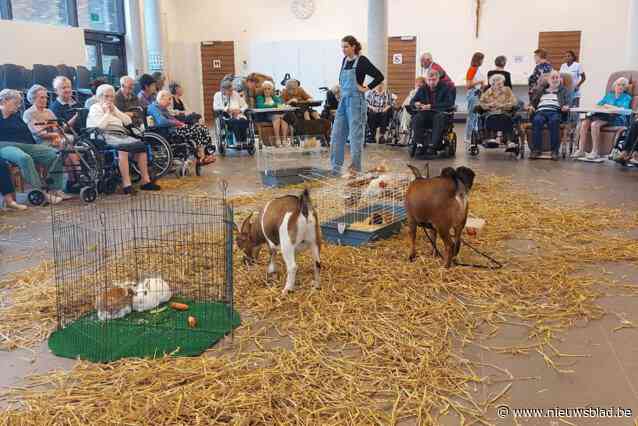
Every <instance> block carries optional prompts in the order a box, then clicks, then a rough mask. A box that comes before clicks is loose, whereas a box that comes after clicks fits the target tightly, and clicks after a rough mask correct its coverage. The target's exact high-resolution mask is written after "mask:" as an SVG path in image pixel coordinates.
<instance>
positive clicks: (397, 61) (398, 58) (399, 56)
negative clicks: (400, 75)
mask: <svg viewBox="0 0 638 426" xmlns="http://www.w3.org/2000/svg"><path fill="white" fill-rule="evenodd" d="M402 63H403V53H395V54H393V55H392V64H393V65H401V64H402Z"/></svg>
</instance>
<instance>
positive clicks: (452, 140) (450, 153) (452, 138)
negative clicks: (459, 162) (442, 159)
mask: <svg viewBox="0 0 638 426" xmlns="http://www.w3.org/2000/svg"><path fill="white" fill-rule="evenodd" d="M446 155H447V157H448V158H452V157H454V156H456V133H454V132H450V135H449V137H448V145H447V147H446Z"/></svg>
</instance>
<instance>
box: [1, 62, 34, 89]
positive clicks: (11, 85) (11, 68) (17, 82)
mask: <svg viewBox="0 0 638 426" xmlns="http://www.w3.org/2000/svg"><path fill="white" fill-rule="evenodd" d="M2 68H3V73H2V74H3V79H2V87H3V88H4V89H13V90H20V91H22V92H24V91H26V90H27V88H28V85H29V79H28V77H29V71H28V70H27V69H26V68H24V67H23V66H22V65H15V64H4V65H3V66H2Z"/></svg>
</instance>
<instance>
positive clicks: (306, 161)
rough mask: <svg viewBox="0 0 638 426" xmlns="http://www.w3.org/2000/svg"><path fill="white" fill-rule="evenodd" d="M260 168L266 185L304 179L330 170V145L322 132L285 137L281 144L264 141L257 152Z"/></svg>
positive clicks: (278, 184)
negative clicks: (315, 134)
mask: <svg viewBox="0 0 638 426" xmlns="http://www.w3.org/2000/svg"><path fill="white" fill-rule="evenodd" d="M257 170H258V171H259V174H260V176H261V180H262V183H263V184H264V185H266V186H286V185H294V184H298V183H302V182H304V181H306V180H308V178H309V177H312V178H321V177H323V176H326V175H327V174H328V172H329V171H330V166H329V148H328V147H326V146H324V145H323V143H322V138H321V137H320V136H312V135H305V136H299V137H296V138H295V139H294V140H293V139H292V138H289V139H286V140H284V143H283V144H282V145H281V146H276V145H275V144H272V145H265V146H263V147H262V148H261V149H260V150H259V151H258V152H257Z"/></svg>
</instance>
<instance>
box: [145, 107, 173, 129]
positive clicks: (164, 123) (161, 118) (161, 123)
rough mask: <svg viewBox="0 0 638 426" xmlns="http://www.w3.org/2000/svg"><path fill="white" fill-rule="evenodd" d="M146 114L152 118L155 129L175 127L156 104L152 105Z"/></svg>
mask: <svg viewBox="0 0 638 426" xmlns="http://www.w3.org/2000/svg"><path fill="white" fill-rule="evenodd" d="M148 113H149V114H150V115H151V116H152V117H153V120H154V121H155V127H175V124H176V123H174V122H173V121H172V120H171V119H170V118H168V117H167V116H166V114H165V113H164V112H163V111H162V110H161V109H160V107H159V106H158V105H157V104H155V103H152V104H151V105H150V106H149V107H148Z"/></svg>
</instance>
